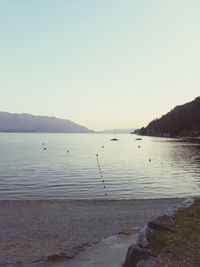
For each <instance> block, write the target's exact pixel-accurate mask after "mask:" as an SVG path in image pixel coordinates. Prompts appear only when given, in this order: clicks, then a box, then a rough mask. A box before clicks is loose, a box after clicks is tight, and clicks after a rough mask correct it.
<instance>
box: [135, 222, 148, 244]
mask: <svg viewBox="0 0 200 267" xmlns="http://www.w3.org/2000/svg"><path fill="white" fill-rule="evenodd" d="M148 231H149V228H148V226H146V225H145V226H144V227H143V228H142V229H141V230H140V232H139V234H138V238H137V241H136V244H137V246H138V247H141V248H146V247H147V246H148V245H149V242H148V239H147V234H148Z"/></svg>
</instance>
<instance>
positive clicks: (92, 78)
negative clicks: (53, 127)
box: [0, 0, 200, 130]
mask: <svg viewBox="0 0 200 267" xmlns="http://www.w3.org/2000/svg"><path fill="white" fill-rule="evenodd" d="M199 14H200V1H199V0H137V1H136V0H0V73H1V78H0V110H1V111H8V112H16V113H31V114H36V115H49V116H56V117H60V118H66V119H71V120H73V121H75V122H77V123H80V124H82V125H84V126H87V127H88V128H91V129H94V130H101V129H106V128H131V127H133V128H135V127H141V126H145V125H146V124H147V123H148V122H149V121H151V120H152V119H155V118H156V117H160V116H161V115H162V114H164V113H166V112H168V111H169V110H170V109H172V108H173V107H174V106H176V105H178V104H183V103H185V102H188V101H191V100H192V99H194V98H195V97H197V96H199V95H200V15H199Z"/></svg>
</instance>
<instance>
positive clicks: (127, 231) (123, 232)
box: [119, 227, 138, 235]
mask: <svg viewBox="0 0 200 267" xmlns="http://www.w3.org/2000/svg"><path fill="white" fill-rule="evenodd" d="M137 232H138V227H133V228H126V229H122V230H121V231H120V232H119V235H132V234H135V233H137Z"/></svg>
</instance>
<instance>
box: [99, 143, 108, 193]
mask: <svg viewBox="0 0 200 267" xmlns="http://www.w3.org/2000/svg"><path fill="white" fill-rule="evenodd" d="M102 148H103V146H102ZM96 160H97V166H98V170H99V175H100V177H101V182H102V185H103V189H104V190H105V193H104V195H105V196H107V195H108V192H107V191H106V184H105V180H104V179H103V174H102V168H101V166H100V163H99V154H98V153H97V154H96Z"/></svg>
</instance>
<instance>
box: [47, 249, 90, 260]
mask: <svg viewBox="0 0 200 267" xmlns="http://www.w3.org/2000/svg"><path fill="white" fill-rule="evenodd" d="M84 250H85V249H84V247H83V246H77V247H74V248H72V249H70V250H67V251H64V252H61V253H58V254H53V255H50V256H48V257H47V259H46V262H47V263H48V262H54V261H64V260H69V259H73V258H74V257H75V256H77V255H78V254H79V253H80V252H81V251H84Z"/></svg>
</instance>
